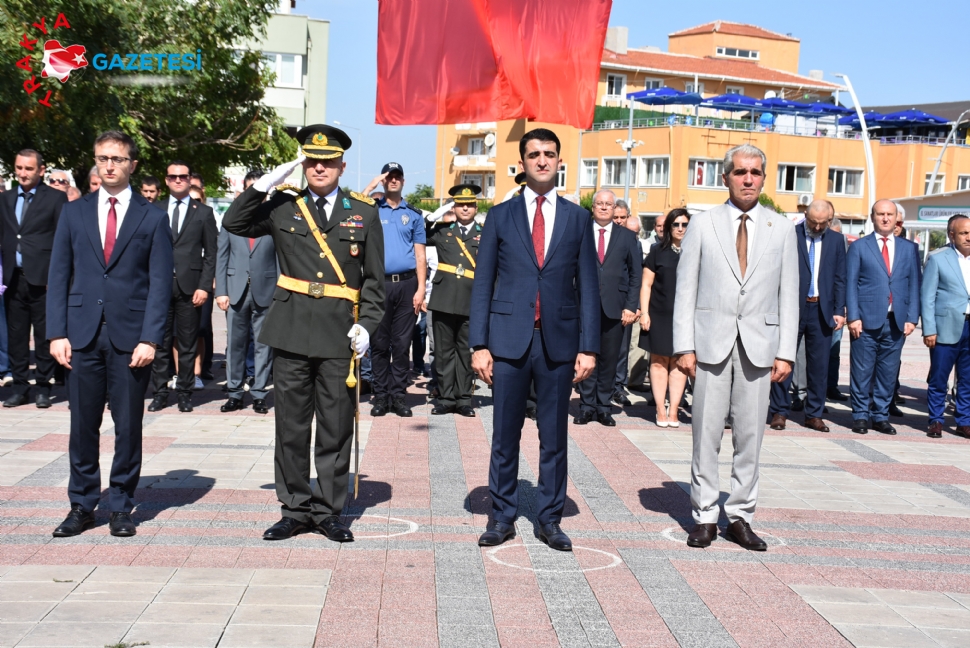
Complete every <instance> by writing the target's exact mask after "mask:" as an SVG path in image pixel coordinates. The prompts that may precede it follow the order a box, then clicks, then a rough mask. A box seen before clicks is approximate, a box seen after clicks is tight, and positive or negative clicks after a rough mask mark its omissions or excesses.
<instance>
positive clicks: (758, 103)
mask: <svg viewBox="0 0 970 648" xmlns="http://www.w3.org/2000/svg"><path fill="white" fill-rule="evenodd" d="M701 106H703V107H705V108H713V109H715V110H727V111H730V112H746V111H748V110H754V109H756V108H763V107H764V101H762V100H760V99H753V98H751V97H746V96H744V95H740V94H723V95H718V96H717V97H711V98H710V99H705V100H704V101H702V102H701Z"/></svg>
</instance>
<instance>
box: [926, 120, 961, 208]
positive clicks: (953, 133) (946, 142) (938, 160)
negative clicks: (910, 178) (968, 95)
mask: <svg viewBox="0 0 970 648" xmlns="http://www.w3.org/2000/svg"><path fill="white" fill-rule="evenodd" d="M967 113H970V110H964V111H963V112H962V113H960V116H959V117H957V119H956V121H955V122H953V128H951V129H950V134H949V135H947V136H946V140H944V142H943V148H942V149H940V157H938V158H936V164H935V165H934V166H933V175H932V176H930V186H929V187H928V189H929V191H928V192H927V195H929V194H932V193H936V192H935V191H934V188H935V187H936V176H937V174H938V173H939V172H940V163H941V162H943V154H944V153H946V147H947V146H949V145H950V140H955V139H956V135H957V127H958V126H959V125H960V123H961V122H962V121H963V118H964V117H966V116H967ZM940 193H943V187H940Z"/></svg>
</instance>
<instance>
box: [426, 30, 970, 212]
mask: <svg viewBox="0 0 970 648" xmlns="http://www.w3.org/2000/svg"><path fill="white" fill-rule="evenodd" d="M626 41H627V30H626V28H622V27H614V28H610V30H609V31H608V34H607V39H606V47H605V49H604V51H603V59H602V64H601V67H600V79H599V90H598V94H597V104H598V108H597V117H596V119H595V120H594V124H593V128H592V129H591V130H585V131H582V132H580V131H579V130H578V129H575V128H572V127H567V126H561V125H555V124H543V123H538V122H528V121H527V120H515V121H503V122H485V123H478V124H456V125H443V126H439V127H438V137H437V163H436V164H437V173H436V174H435V176H436V182H438V185H437V187H436V194H437V195H439V196H440V195H442V189H444V190H447V188H448V187H451V186H452V185H454V184H457V183H459V182H473V183H475V184H479V185H480V186H482V187H483V188H484V191H483V193H484V195H485V197H486V198H489V199H494V200H501V199H502V197H503V196H505V195H506V193H508V192H509V191H510V190H511V189H512V188H513V187H514V181H513V178H514V176H515V175H516V173H517V172H518V171H519V168H518V160H519V153H518V141H519V138H520V137H521V136H522V135H523V134H524V133H525V132H526V131H527V130H530V129H532V128H536V127H547V128H551V129H553V130H554V131H555V132H556V133H557V134H558V135H559V137H560V139H561V140H562V155H561V158H562V168H561V169H560V173H559V182H558V186H559V189H560V191H561V192H562V193H571V194H577V195H580V194H585V193H587V192H591V191H594V190H597V189H599V188H610V189H613V190H614V191H616V192H617V193H618V195H620V196H621V197H622V196H623V194H624V191H625V190H626V186H627V171H628V170H627V168H626V166H627V161H626V151H625V150H624V149H623V148H622V146H621V143H622V142H623V141H625V140H627V138H628V130H627V129H628V120H629V112H628V108H629V103H628V101H627V99H626V95H627V94H628V93H631V92H637V91H640V90H646V89H652V88H659V87H665V86H666V87H670V88H674V89H676V90H682V91H687V92H698V93H699V94H701V95H702V96H703V97H705V98H709V97H713V96H716V95H720V94H732V93H733V94H742V95H746V96H749V97H753V98H759V99H760V98H765V97H771V96H779V97H784V98H787V99H792V100H797V101H809V102H810V101H835V102H838V98H839V92H840V91H841V90H843V88H842V87H841V86H840V85H839V84H837V83H833V82H830V81H826V80H824V78H823V75H822V73H821V72H820V71H814V70H813V71H811V72H809V74H808V75H807V76H803V75H801V74H799V73H798V68H799V48H800V42H799V40H798V39H797V38H794V37H792V36H791V35H788V34H778V33H775V32H771V31H768V30H765V29H762V28H760V27H756V26H753V25H741V24H737V23H728V22H724V21H718V22H712V23H708V24H705V25H701V26H698V27H693V28H691V29H686V30H683V31H679V32H675V33H673V34H670V35H669V44H668V51H666V52H664V51H661V50H660V49H659V48H656V47H645V48H630V47H627V43H626ZM636 108H637V109H643V110H654V111H656V113H660V114H654V113H646V114H641V115H638V116H637V117H635V118H634V130H633V140H634V141H635V142H636V143H637V145H636V146H635V147H634V148H633V151H632V161H631V162H632V163H631V165H630V166H631V168H630V169H629V172H630V173H629V195H628V202H629V203H630V205H631V207H632V209H633V212H634V213H635V214H637V215H639V216H641V217H644V218H649V217H651V216H655V215H657V214H660V213H664V212H666V211H668V210H669V209H672V208H674V207H687V208H689V209H692V210H703V209H708V208H709V207H711V206H713V205H716V204H719V203H723V202H724V201H725V200H726V199H727V190H726V189H725V188H724V187H723V186H722V185H721V182H720V173H721V171H722V160H723V158H724V154H725V152H726V151H727V150H728V148H730V147H732V146H735V145H738V144H742V143H751V144H754V145H755V146H758V147H759V148H761V149H762V150H763V151H764V152H765V153H766V155H767V156H768V169H767V172H768V173H767V175H768V177H767V181H766V183H765V193H766V194H767V195H768V196H770V197H771V198H772V199H773V200H774V201H775V202H776V203H777V204H778V205H779V206H780V207H781V208H782V209H783V210H785V211H786V212H790V213H797V212H799V211H803V210H804V207H805V206H806V205H807V204H808V203H809V202H811V201H812V200H813V199H815V198H825V199H828V200H831V201H832V203H833V204H834V205H835V207H836V212H837V213H838V214H839V216H840V217H841V218H843V219H848V220H849V221H853V220H857V221H862V220H865V218H866V217H867V214H868V211H869V205H870V203H871V201H872V199H873V198H872V197H870V196H868V195H867V194H868V180H867V179H866V164H865V153H864V150H863V142H862V140H861V135H860V133H859V132H858V131H852V130H851V129H850V128H849V127H847V126H838V125H837V124H836V122H835V119H834V118H828V119H815V118H813V117H804V116H791V115H778V116H776V117H775V119H774V120H773V121H771V123H768V124H763V123H761V121H760V120H759V121H755V120H753V119H752V118H751V117H750V116H747V115H745V116H744V117H743V118H738V119H735V118H733V117H735V116H734V115H731V114H730V113H724V112H718V111H713V110H711V109H706V108H698V107H694V106H672V107H668V108H666V109H661V108H659V107H655V108H651V107H649V106H642V105H637V106H636ZM611 109H612V110H611ZM948 131H949V126H941V127H937V129H936V131H924V132H922V133H921V134H919V135H911V134H910V135H905V136H903V135H901V134H886V136H885V137H881V138H880V137H877V133H878V132H879V131H874V132H873V140H872V149H873V161H874V168H875V173H876V194H877V196H879V197H883V196H893V197H899V196H913V195H921V194H923V193H925V192H926V189H927V188H926V186H925V185H926V183H927V179H928V177H929V175H930V174H931V173H932V170H933V165H934V163H935V160H936V157H937V156H938V155H939V153H940V150H941V146H940V145H941V144H942V138H944V137H946V134H947V133H948ZM961 143H965V142H964V141H962V140H961ZM940 177H941V181H940V183H939V185H940V187H941V188H942V190H943V191H953V190H957V189H964V188H968V187H970V149H968V148H967V147H966V146H951V147H949V148H948V149H947V151H946V155H945V156H944V160H943V165H942V166H941V173H940Z"/></svg>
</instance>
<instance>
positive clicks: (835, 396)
mask: <svg viewBox="0 0 970 648" xmlns="http://www.w3.org/2000/svg"><path fill="white" fill-rule="evenodd" d="M825 397H826V398H827V399H829V400H833V401H840V402H843V403H844V402H845V401H847V400H849V397H848V396H846V395H845V394H843V393H842V392H840V391H839V390H838V389H829V390H828V391H826V392H825Z"/></svg>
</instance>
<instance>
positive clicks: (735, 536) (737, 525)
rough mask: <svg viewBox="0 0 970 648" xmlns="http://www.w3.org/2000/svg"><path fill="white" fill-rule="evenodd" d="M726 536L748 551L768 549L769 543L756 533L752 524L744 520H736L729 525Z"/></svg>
mask: <svg viewBox="0 0 970 648" xmlns="http://www.w3.org/2000/svg"><path fill="white" fill-rule="evenodd" d="M724 537H725V538H727V539H728V540H733V541H734V542H736V543H738V544H739V545H741V546H742V547H744V548H745V549H747V550H748V551H767V550H768V543H767V542H765V541H764V540H762V539H761V538H759V537H758V536H757V535H755V533H754V531H752V530H751V525H750V524H748V523H747V522H745V521H744V520H735V521H734V522H732V523H731V524H729V525H728V528H727V530H726V531H725V532H724Z"/></svg>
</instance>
